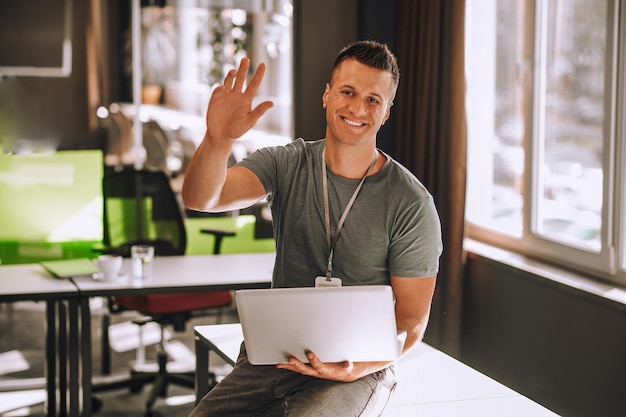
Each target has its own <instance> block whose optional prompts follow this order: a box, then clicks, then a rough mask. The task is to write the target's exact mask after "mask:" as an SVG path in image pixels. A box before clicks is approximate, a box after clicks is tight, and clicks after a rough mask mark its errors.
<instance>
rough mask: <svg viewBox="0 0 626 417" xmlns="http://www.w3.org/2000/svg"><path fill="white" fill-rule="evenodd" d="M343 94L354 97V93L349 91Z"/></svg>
mask: <svg viewBox="0 0 626 417" xmlns="http://www.w3.org/2000/svg"><path fill="white" fill-rule="evenodd" d="M343 93H344V94H345V95H347V96H352V95H353V93H352V91H347V90H346V91H344V92H343Z"/></svg>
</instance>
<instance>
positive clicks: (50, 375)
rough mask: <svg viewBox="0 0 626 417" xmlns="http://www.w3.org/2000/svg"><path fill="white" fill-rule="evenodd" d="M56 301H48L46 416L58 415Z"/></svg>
mask: <svg viewBox="0 0 626 417" xmlns="http://www.w3.org/2000/svg"><path fill="white" fill-rule="evenodd" d="M56 338H57V323H56V302H55V301H51V300H49V301H46V393H47V395H46V397H47V400H46V416H47V417H54V416H56V411H57V410H56V408H57V394H56V377H57V374H56V366H57V355H56V352H57V346H56Z"/></svg>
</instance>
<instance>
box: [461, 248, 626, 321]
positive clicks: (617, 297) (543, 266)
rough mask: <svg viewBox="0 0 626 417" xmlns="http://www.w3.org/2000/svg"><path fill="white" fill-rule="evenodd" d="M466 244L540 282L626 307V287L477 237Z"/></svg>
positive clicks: (620, 308) (483, 256)
mask: <svg viewBox="0 0 626 417" xmlns="http://www.w3.org/2000/svg"><path fill="white" fill-rule="evenodd" d="M463 247H464V249H465V251H466V252H468V253H470V254H474V255H477V256H480V257H482V258H485V259H488V260H490V261H493V262H497V263H499V264H502V265H506V266H509V267H512V268H516V269H519V270H521V271H524V272H527V273H528V274H529V275H530V276H532V277H533V278H536V279H537V280H538V282H541V283H545V284H547V285H552V286H555V287H557V288H559V289H562V290H564V291H568V292H571V293H573V294H575V295H579V296H584V297H589V298H590V299H592V300H594V301H602V302H604V303H606V302H608V303H610V304H611V305H613V307H615V308H617V309H619V310H622V311H624V310H626V289H624V288H621V287H617V286H615V285H613V284H609V283H605V282H602V281H598V280H596V279H592V278H588V277H585V276H584V275H582V274H577V273H574V272H571V271H567V270H565V269H563V268H559V267H556V266H554V265H550V264H547V263H545V262H541V261H537V260H535V259H531V258H528V257H526V256H523V255H520V254H518V253H515V252H511V251H508V250H504V249H501V248H497V247H495V246H491V245H487V244H485V243H482V242H478V241H476V240H472V239H465V241H464V244H463Z"/></svg>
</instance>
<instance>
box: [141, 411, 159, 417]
mask: <svg viewBox="0 0 626 417" xmlns="http://www.w3.org/2000/svg"><path fill="white" fill-rule="evenodd" d="M143 416H144V417H161V413H159V412H158V411H155V410H148V411H146V413H145V414H144V415H143Z"/></svg>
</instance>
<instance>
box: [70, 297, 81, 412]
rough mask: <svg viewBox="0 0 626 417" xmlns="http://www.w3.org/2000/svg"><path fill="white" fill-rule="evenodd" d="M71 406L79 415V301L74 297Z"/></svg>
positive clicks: (72, 303)
mask: <svg viewBox="0 0 626 417" xmlns="http://www.w3.org/2000/svg"><path fill="white" fill-rule="evenodd" d="M69 313H70V314H69V339H68V340H69V342H68V344H69V346H68V347H69V350H68V355H69V357H68V358H69V360H68V362H69V364H68V365H69V367H68V369H69V377H68V384H69V392H70V395H69V397H70V398H69V406H70V415H71V416H77V415H79V410H80V400H79V389H78V382H79V349H78V335H79V328H78V301H77V300H75V299H73V300H70V301H69Z"/></svg>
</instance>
